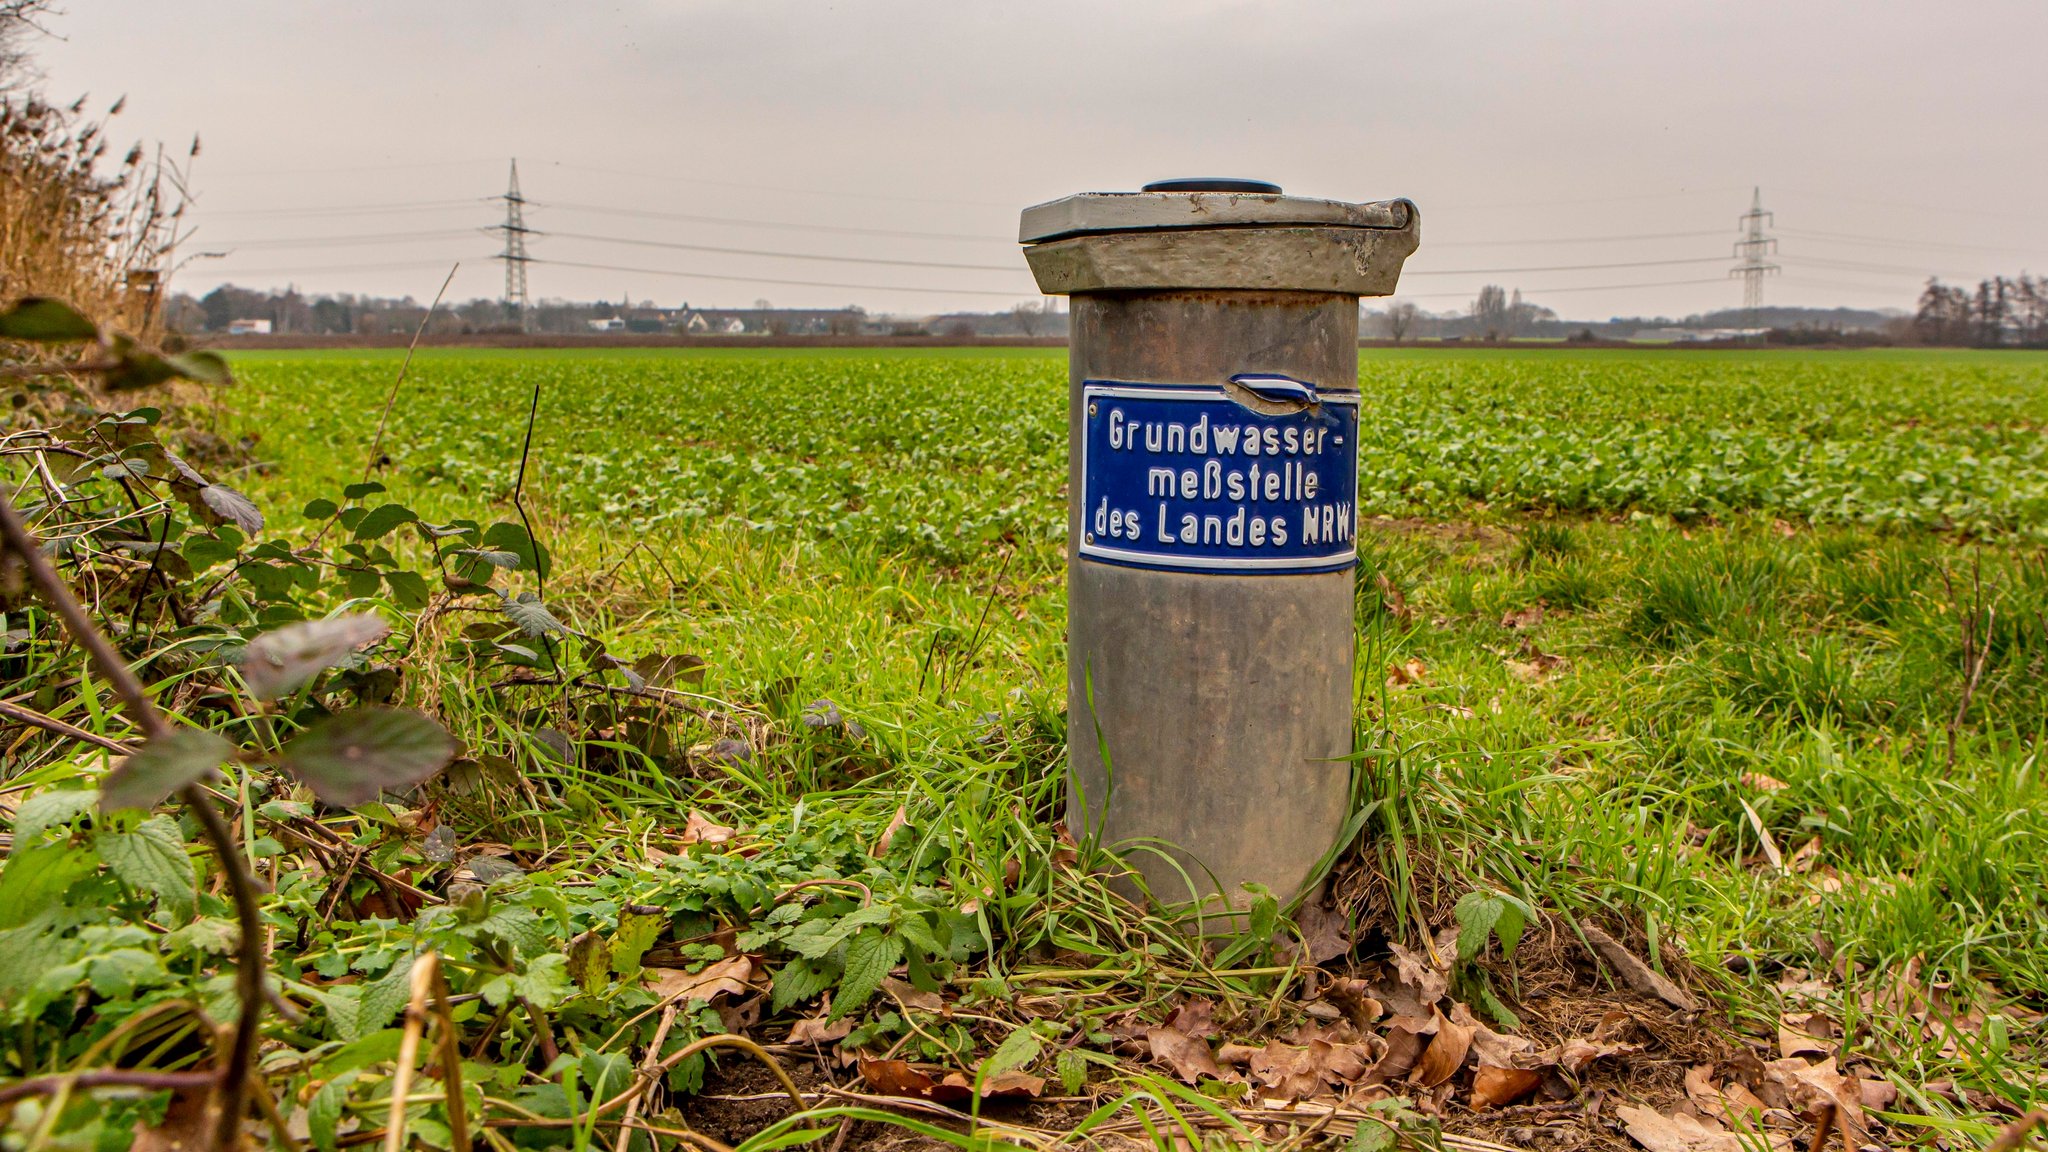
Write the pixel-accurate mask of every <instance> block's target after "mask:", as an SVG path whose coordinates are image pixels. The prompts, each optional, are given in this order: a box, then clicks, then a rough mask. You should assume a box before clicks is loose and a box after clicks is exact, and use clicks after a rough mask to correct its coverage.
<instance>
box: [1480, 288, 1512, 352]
mask: <svg viewBox="0 0 2048 1152" xmlns="http://www.w3.org/2000/svg"><path fill="white" fill-rule="evenodd" d="M1472 319H1474V320H1476V321H1478V322H1479V334H1480V335H1481V336H1483V337H1485V338H1486V339H1488V340H1499V339H1500V338H1502V337H1503V336H1508V335H1511V334H1512V329H1513V326H1514V325H1513V317H1512V316H1511V315H1510V314H1509V308H1508V294H1507V291H1506V290H1505V289H1503V288H1502V287H1501V286H1500V285H1498V284H1488V285H1487V286H1486V287H1484V288H1481V289H1480V290H1479V298H1478V299H1476V300H1474V301H1472Z"/></svg>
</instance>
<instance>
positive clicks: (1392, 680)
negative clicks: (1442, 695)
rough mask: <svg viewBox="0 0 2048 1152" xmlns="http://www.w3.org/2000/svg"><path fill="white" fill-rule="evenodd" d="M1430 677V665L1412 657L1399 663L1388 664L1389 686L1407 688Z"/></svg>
mask: <svg viewBox="0 0 2048 1152" xmlns="http://www.w3.org/2000/svg"><path fill="white" fill-rule="evenodd" d="M1428 678H1429V665H1427V664H1424V663H1423V662H1422V661H1420V660H1417V659H1414V658H1413V657H1410V658H1409V659H1407V660H1405V661H1403V662H1401V663H1399V664H1389V665H1387V687H1389V688H1405V687H1407V686H1408V685H1410V684H1420V683H1422V682H1423V681H1424V680H1426V679H1428Z"/></svg>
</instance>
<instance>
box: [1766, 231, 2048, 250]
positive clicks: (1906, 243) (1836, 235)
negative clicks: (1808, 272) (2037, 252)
mask: <svg viewBox="0 0 2048 1152" xmlns="http://www.w3.org/2000/svg"><path fill="white" fill-rule="evenodd" d="M1778 232H1779V233H1780V234H1781V235H1785V236H1794V237H1799V238H1802V239H1808V240H1818V241H1820V242H1821V243H1824V244H1847V245H1850V246H1852V247H1857V248H1946V249H1953V250H1955V251H1958V252H1995V253H1998V254H2000V255H2003V256H2011V255H2012V254H2013V249H2012V248H2011V247H2010V246H2008V245H2004V244H1955V243H1950V242H1947V241H1942V240H1908V239H1905V238H1903V237H1897V236H1862V235H1858V234H1856V233H1853V232H1815V231H1811V230H1808V229H1804V228H1780V229H1778Z"/></svg>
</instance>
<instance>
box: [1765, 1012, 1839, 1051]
mask: <svg viewBox="0 0 2048 1152" xmlns="http://www.w3.org/2000/svg"><path fill="white" fill-rule="evenodd" d="M1833 1035H1834V1026H1833V1025H1832V1023H1831V1022H1830V1021H1829V1020H1828V1018H1827V1017H1826V1016H1824V1015H1822V1014H1820V1013H1818V1012H1791V1013H1786V1014H1784V1015H1782V1016H1779V1017H1778V1055H1779V1056H1817V1057H1821V1058H1823V1059H1824V1058H1826V1057H1829V1056H1833V1055H1834V1054H1835V1044H1834V1041H1833V1040H1832V1039H1830V1038H1831V1037H1832V1036H1833Z"/></svg>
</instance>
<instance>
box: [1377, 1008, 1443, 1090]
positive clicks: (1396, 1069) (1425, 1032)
mask: <svg viewBox="0 0 2048 1152" xmlns="http://www.w3.org/2000/svg"><path fill="white" fill-rule="evenodd" d="M1435 1034H1436V1020H1435V1019H1434V1018H1433V1017H1432V1018H1429V1019H1423V1018H1420V1017H1415V1016H1396V1017H1395V1018H1394V1021H1393V1026H1392V1027H1390V1028H1389V1029H1388V1030H1387V1034H1386V1042H1387V1050H1386V1051H1385V1052H1382V1053H1380V1058H1379V1061H1378V1062H1377V1063H1375V1064H1374V1065H1373V1066H1372V1067H1371V1068H1369V1069H1367V1070H1366V1073H1365V1077H1364V1079H1363V1083H1366V1084H1384V1083H1388V1082H1390V1081H1392V1080H1395V1079H1397V1078H1399V1077H1402V1076H1406V1075H1408V1074H1409V1073H1410V1072H1412V1071H1414V1069H1415V1065H1416V1063H1417V1062H1418V1061H1420V1060H1421V1059H1422V1053H1423V1050H1424V1049H1425V1048H1427V1047H1429V1039H1428V1038H1429V1037H1431V1036H1434V1035H1435Z"/></svg>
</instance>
